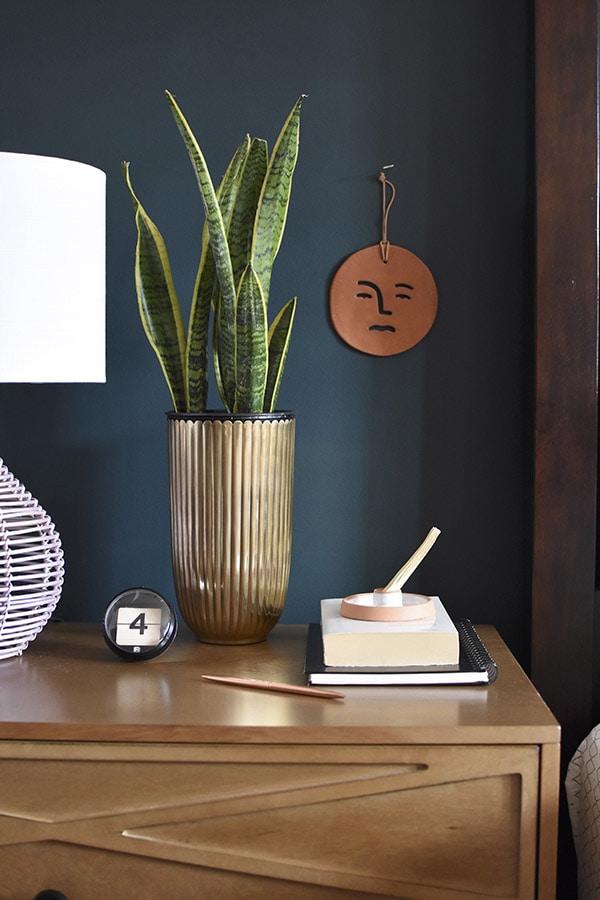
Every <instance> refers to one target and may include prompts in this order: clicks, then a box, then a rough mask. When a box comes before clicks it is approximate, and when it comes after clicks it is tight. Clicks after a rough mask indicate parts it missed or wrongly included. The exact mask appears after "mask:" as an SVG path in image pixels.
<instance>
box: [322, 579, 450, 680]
mask: <svg viewBox="0 0 600 900" xmlns="http://www.w3.org/2000/svg"><path fill="white" fill-rule="evenodd" d="M410 596H411V595H409V597H410ZM432 599H433V602H434V605H435V620H434V621H433V622H432V623H428V624H423V623H419V622H414V621H413V622H366V621H362V620H358V619H347V618H346V617H345V616H342V615H341V613H340V606H341V602H342V601H341V599H337V598H336V599H325V600H321V627H322V630H323V658H324V659H323V661H324V663H325V665H326V666H344V667H349V666H363V667H378V668H379V667H385V666H455V665H458V658H459V652H460V642H459V637H458V631H457V629H456V627H455V625H454V623H453V622H452V620H451V618H450V616H449V615H448V613H447V612H446V610H445V608H444V606H443V604H442V602H441V601H440V598H439V597H433V598H432Z"/></svg>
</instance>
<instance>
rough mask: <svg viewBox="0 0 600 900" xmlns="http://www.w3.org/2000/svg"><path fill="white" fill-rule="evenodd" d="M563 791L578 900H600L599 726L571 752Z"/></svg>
mask: <svg viewBox="0 0 600 900" xmlns="http://www.w3.org/2000/svg"><path fill="white" fill-rule="evenodd" d="M565 790H566V792H567V803H568V806H569V816H570V818H571V827H572V829H573V839H574V842H575V850H576V851H577V869H578V878H577V882H578V888H579V894H578V896H579V900H600V725H596V727H595V728H594V729H592V731H591V732H590V733H589V735H588V736H587V737H586V738H585V740H584V741H582V743H581V744H580V745H579V747H578V748H577V750H576V751H575V753H574V754H573V758H572V759H571V762H570V763H569V767H568V769H567V775H566V778H565Z"/></svg>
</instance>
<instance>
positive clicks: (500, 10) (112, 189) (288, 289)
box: [0, 0, 532, 658]
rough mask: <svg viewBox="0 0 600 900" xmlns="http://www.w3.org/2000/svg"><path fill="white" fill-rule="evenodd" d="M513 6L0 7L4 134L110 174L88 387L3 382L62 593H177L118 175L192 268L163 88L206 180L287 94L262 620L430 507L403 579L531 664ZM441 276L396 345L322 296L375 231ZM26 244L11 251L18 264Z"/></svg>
mask: <svg viewBox="0 0 600 900" xmlns="http://www.w3.org/2000/svg"><path fill="white" fill-rule="evenodd" d="M527 6H528V4H527V2H525V0H303V2H302V3H282V2H281V0H253V2H249V0H220V2H219V3H214V2H210V3H208V2H204V0H194V2H191V0H172V2H170V3H164V2H160V3H159V2H156V0H143V2H142V0H121V2H115V0H110V2H105V3H101V2H99V3H97V4H84V3H76V2H74V0H72V2H66V0H58V2H53V3H47V2H41V0H24V2H23V3H21V4H19V5H18V4H11V6H10V8H9V9H5V10H4V11H3V14H2V26H1V28H0V84H1V85H2V90H1V92H0V149H2V150H11V151H20V152H30V153H40V154H48V155H57V156H64V157H67V158H72V159H78V160H81V161H84V162H88V163H91V164H93V165H96V166H98V167H100V168H102V169H104V170H105V171H106V173H107V176H108V182H107V204H108V247H107V252H108V263H107V265H108V270H107V321H108V381H107V384H106V385H87V386H86V385H73V386H69V385H64V386H62V385H44V386H27V385H23V386H8V385H3V386H0V409H1V411H2V412H1V417H0V455H2V457H3V458H4V460H5V461H6V463H7V465H8V466H9V467H10V468H11V469H12V470H13V471H14V472H15V474H16V475H17V476H18V477H20V478H21V479H22V480H23V481H24V482H25V483H26V484H27V485H28V487H29V488H30V490H31V491H32V492H33V493H34V494H35V495H36V496H38V498H39V499H40V501H41V502H42V503H43V505H44V506H45V507H46V508H47V509H48V510H49V512H50V513H51V515H52V516H53V518H54V520H55V522H56V524H57V526H58V527H59V529H60V531H61V534H62V537H63V542H64V547H65V555H66V564H67V579H66V583H65V588H64V593H63V599H62V600H61V603H60V606H59V610H58V612H59V613H60V614H61V615H62V616H64V617H65V618H73V619H94V620H99V619H100V618H101V615H102V613H103V610H104V607H105V605H106V604H107V603H108V601H109V600H110V599H111V597H112V596H113V595H114V594H115V593H116V592H117V591H119V590H121V589H122V588H125V587H129V586H132V585H137V584H140V583H144V584H146V585H148V586H150V587H154V588H156V589H157V590H159V591H161V592H164V593H165V595H166V596H169V597H173V588H172V581H171V574H170V549H169V531H168V499H167V476H166V445H165V418H164V411H165V410H166V409H167V408H168V407H169V396H168V393H167V390H166V387H165V386H164V384H163V381H162V375H161V372H160V370H159V366H158V363H157V362H156V361H155V358H154V356H153V354H152V352H151V351H150V349H149V347H148V345H147V343H146V339H145V336H144V334H143V332H142V329H141V326H140V324H139V321H138V318H137V309H136V301H135V296H134V286H133V275H132V263H133V251H134V240H135V235H134V227H133V222H132V215H131V209H130V205H129V200H128V198H127V196H126V192H125V189H124V186H123V184H122V181H121V177H120V170H119V165H120V161H121V160H122V159H129V160H131V162H132V172H133V174H134V178H135V184H136V187H137V189H138V191H139V193H140V195H141V196H142V198H143V200H144V202H145V204H146V206H147V208H148V210H149V211H150V213H151V214H152V215H153V217H154V218H155V220H156V221H157V223H158V224H159V226H160V227H161V229H162V231H163V233H164V235H165V237H166V239H167V242H168V244H169V247H170V251H171V256H172V262H173V265H174V268H175V271H176V278H177V284H178V287H179V288H180V292H181V294H182V295H186V294H187V293H189V291H190V289H191V285H192V282H193V277H194V272H195V266H196V259H197V250H198V214H199V200H198V196H197V192H196V187H195V183H194V179H193V175H192V172H191V169H190V168H189V163H188V160H187V157H186V154H185V152H184V150H183V148H182V146H181V143H180V140H179V136H178V134H177V132H176V129H175V126H174V124H173V122H172V120H171V117H170V113H169V111H168V108H167V105H166V102H165V100H164V98H163V91H164V89H165V88H168V89H170V90H171V91H173V92H174V93H175V94H176V95H177V97H178V99H179V101H180V103H181V105H182V107H183V109H184V110H185V112H186V114H187V116H188V118H189V119H190V121H191V123H192V125H193V127H194V129H195V131H196V133H197V135H198V137H199V140H200V142H201V144H202V146H203V148H204V150H205V153H206V156H207V158H208V161H209V165H210V166H211V168H212V169H213V173H214V176H215V178H218V177H219V176H220V174H221V171H222V169H223V167H224V165H225V164H226V162H227V160H228V158H229V155H230V152H231V151H232V149H233V147H234V146H235V145H236V144H237V142H238V141H239V139H240V138H241V137H242V135H243V134H244V133H245V132H246V131H250V132H251V133H252V134H258V135H261V136H264V137H267V138H268V139H269V140H270V141H272V140H273V139H274V137H275V136H276V133H277V130H278V128H279V126H280V124H281V122H282V121H283V118H284V116H285V115H286V114H287V112H288V110H289V108H290V107H291V105H292V104H293V102H294V100H295V99H296V97H297V96H298V94H299V93H301V92H306V93H308V94H309V99H308V100H307V101H306V103H305V106H304V110H303V122H302V134H301V151H300V161H299V164H298V169H297V174H296V178H295V183H294V191H293V197H292V206H291V211H290V216H289V220H288V228H287V232H286V236H285V240H284V244H283V247H282V250H281V253H280V257H279V260H278V264H277V267H276V273H275V277H274V285H273V292H272V297H273V303H274V304H275V305H276V306H279V305H280V302H283V301H285V300H287V299H288V298H289V297H290V296H291V295H292V294H297V295H298V297H299V307H298V314H297V321H296V325H295V333H294V336H293V342H292V347H291V351H290V355H289V360H288V365H287V370H286V377H285V380H284V385H283V388H282V392H281V395H280V406H281V407H282V408H283V407H285V408H292V409H294V410H295V411H296V413H297V416H298V424H297V448H296V455H297V466H296V483H295V490H296V494H295V514H294V545H293V562H292V576H291V582H290V590H289V597H288V602H287V607H286V612H285V615H284V620H285V621H290V622H298V621H306V620H308V619H316V618H317V617H318V610H319V606H318V603H319V600H320V598H321V597H323V596H341V595H344V594H346V593H350V592H353V591H361V590H368V589H370V588H372V587H374V586H378V585H382V584H384V583H386V582H387V580H389V578H390V577H391V575H392V574H393V573H394V572H395V571H396V569H397V568H398V567H399V565H400V564H401V563H402V562H404V560H405V558H406V557H407V556H408V555H409V554H410V553H411V552H412V551H413V549H414V548H415V547H416V546H417V544H418V543H419V542H420V541H421V540H422V538H423V537H424V536H425V534H426V533H427V531H428V530H429V528H430V526H432V525H437V526H438V527H440V528H441V529H442V532H443V534H442V537H441V538H440V539H439V541H438V543H437V545H436V547H435V549H434V550H433V551H432V553H431V554H430V557H429V558H428V559H427V560H426V562H425V563H424V564H423V565H422V567H421V569H420V570H419V572H418V573H417V574H416V575H415V576H414V578H413V579H412V581H411V582H410V587H411V588H412V589H413V590H420V591H427V592H434V593H439V594H440V595H441V596H442V599H443V600H444V601H445V603H446V605H447V607H448V608H449V610H450V611H451V613H452V614H454V615H467V616H470V617H471V618H472V619H473V620H474V621H490V622H493V623H495V624H497V626H498V627H499V628H500V630H501V632H502V633H503V635H504V636H505V638H506V639H507V640H508V641H509V643H510V644H511V646H512V647H513V649H515V650H516V651H517V653H519V654H520V655H521V657H522V658H526V648H527V643H528V631H529V608H530V601H529V561H530V528H529V526H530V523H529V509H530V502H531V485H530V480H531V479H530V464H531V454H530V449H531V447H530V445H531V428H532V407H531V394H532V389H531V379H532V335H531V327H530V324H531V318H532V292H531V285H530V280H529V270H530V262H529V260H530V257H531V251H532V244H531V234H530V229H529V209H528V207H529V203H530V199H529V195H528V177H527V176H528V166H529V163H530V138H531V121H530V120H531V110H530V108H529V90H530V87H529V84H528V69H529V61H528V59H529V57H528V51H529V47H528V43H529V34H528V29H529V21H528V17H527ZM388 164H393V165H394V169H393V170H391V172H390V173H389V175H390V178H391V179H392V181H393V182H394V183H395V185H396V188H397V200H396V203H395V206H394V207H393V210H392V213H391V218H390V226H389V236H390V239H391V241H392V242H393V243H396V244H400V245H402V246H405V247H407V248H409V249H410V250H412V251H413V252H415V253H416V254H417V255H419V256H421V258H422V259H423V260H424V261H425V262H426V263H427V264H428V266H429V267H430V269H431V270H432V272H433V275H434V277H435V279H436V281H437V285H438V290H439V298H440V307H439V315H438V319H437V321H436V323H435V325H434V327H433V330H432V331H431V332H430V334H429V335H428V336H427V337H426V339H425V340H424V341H423V342H422V343H421V344H419V345H418V346H416V347H415V348H413V349H412V350H409V351H408V352H406V353H404V354H400V355H398V356H393V357H387V358H374V357H369V356H365V355H362V354H360V353H357V352H355V351H353V350H351V349H350V348H349V347H347V346H346V345H344V344H342V343H341V342H340V341H339V340H338V339H337V338H336V336H335V333H334V332H333V330H332V328H331V326H330V323H329V320H328V314H327V295H328V284H329V281H330V278H331V276H332V274H333V272H334V271H335V269H336V268H337V266H338V265H339V263H340V262H341V261H342V260H343V259H344V258H345V257H346V256H347V255H348V254H349V253H351V252H353V251H354V250H358V249H359V248H361V247H364V246H367V245H369V244H373V243H375V242H376V241H377V240H378V239H379V234H380V218H379V217H380V189H379V184H378V182H377V175H378V173H379V171H380V169H381V166H382V165H388ZM34 261H35V251H34V250H33V251H32V264H33V263H34Z"/></svg>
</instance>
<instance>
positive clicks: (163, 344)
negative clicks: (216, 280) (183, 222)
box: [122, 162, 187, 411]
mask: <svg viewBox="0 0 600 900" xmlns="http://www.w3.org/2000/svg"><path fill="white" fill-rule="evenodd" d="M122 169H123V175H124V178H125V183H126V184H127V187H128V189H129V193H130V195H131V199H132V201H133V207H134V212H135V223H136V228H137V235H138V237H137V246H136V253H135V284H136V293H137V298H138V306H139V311H140V318H141V320H142V324H143V326H144V331H145V332H146V336H147V338H148V340H149V342H150V345H151V347H152V348H153V350H154V352H155V353H156V355H157V357H158V360H159V362H160V365H161V367H162V370H163V372H164V375H165V379H166V382H167V385H168V387H169V390H170V392H171V397H172V400H173V405H174V408H175V410H176V411H183V410H185V409H186V406H187V398H186V389H185V376H184V370H185V333H184V326H183V320H182V317H181V309H180V306H179V300H178V298H177V294H176V292H175V285H174V283H173V277H172V274H171V266H170V263H169V256H168V253H167V248H166V245H165V242H164V240H163V238H162V235H161V234H160V232H159V230H158V228H157V227H156V225H155V224H154V222H153V221H152V220H151V219H150V217H149V216H148V214H147V213H146V211H145V210H144V208H143V206H142V204H141V203H140V201H139V200H138V198H137V196H136V194H135V192H134V190H133V187H132V184H131V177H130V174H129V163H128V162H124V163H123V165H122Z"/></svg>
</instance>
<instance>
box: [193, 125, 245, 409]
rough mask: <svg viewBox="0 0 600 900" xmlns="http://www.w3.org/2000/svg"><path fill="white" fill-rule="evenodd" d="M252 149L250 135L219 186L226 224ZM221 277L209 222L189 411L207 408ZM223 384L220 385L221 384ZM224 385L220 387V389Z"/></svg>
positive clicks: (197, 288)
mask: <svg viewBox="0 0 600 900" xmlns="http://www.w3.org/2000/svg"><path fill="white" fill-rule="evenodd" d="M249 152H250V138H249V136H248V135H246V137H245V138H244V140H243V141H242V143H241V144H240V145H239V147H238V148H237V150H236V151H235V153H234V155H233V157H232V159H231V162H230V163H229V165H228V167H227V169H226V171H225V174H224V175H223V178H222V179H221V183H220V184H219V187H218V188H217V192H216V193H217V199H218V201H219V205H220V207H221V215H222V216H223V221H224V224H225V227H226V228H227V227H228V224H229V222H230V220H231V216H232V212H233V207H234V205H235V201H236V197H237V195H238V192H239V185H240V179H241V174H242V172H243V170H244V165H245V162H246V159H247V157H248V153H249ZM216 290H218V281H217V279H216V271H215V262H214V258H213V254H212V251H211V248H210V237H209V232H208V225H207V224H206V223H205V224H204V228H203V233H202V251H201V255H200V263H199V266H198V273H197V275H196V282H195V285H194V293H193V296H192V305H191V310H190V320H189V327H188V339H187V356H186V362H187V378H188V410H187V411H188V412H203V411H204V410H205V409H206V404H207V399H208V368H209V367H208V335H209V318H210V311H211V307H212V306H214V305H215V296H216ZM217 386H219V385H217ZM220 390H221V389H220V388H219V391H220Z"/></svg>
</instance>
